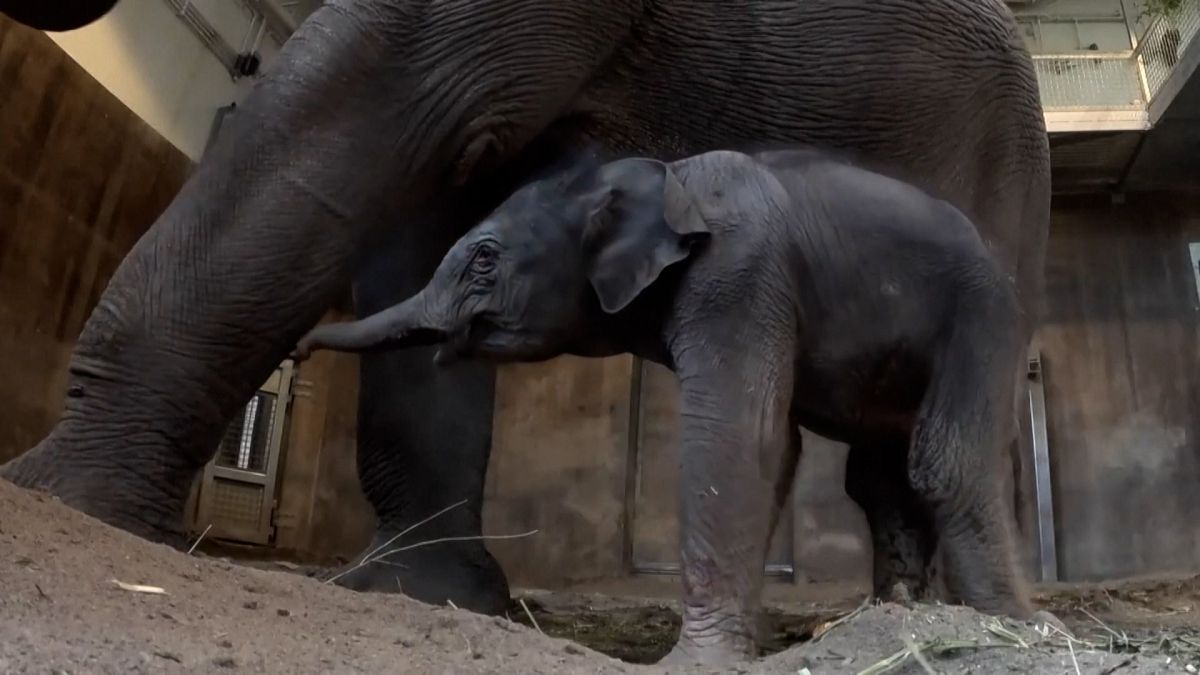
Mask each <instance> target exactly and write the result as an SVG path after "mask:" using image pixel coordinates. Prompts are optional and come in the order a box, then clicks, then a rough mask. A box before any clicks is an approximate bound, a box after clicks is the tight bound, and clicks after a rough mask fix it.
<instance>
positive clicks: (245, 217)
mask: <svg viewBox="0 0 1200 675" xmlns="http://www.w3.org/2000/svg"><path fill="white" fill-rule="evenodd" d="M362 32H363V27H362V22H360V21H358V20H356V19H353V18H352V17H350V16H348V15H346V14H345V13H341V12H337V11H333V10H330V9H329V8H328V7H326V8H322V9H321V10H318V12H317V13H315V14H314V15H313V16H312V18H310V19H309V21H307V22H306V23H305V25H304V26H303V27H302V28H301V29H300V30H299V31H298V32H297V34H296V35H295V36H294V37H293V38H292V40H290V41H289V42H288V43H287V45H286V46H285V47H284V49H283V50H282V52H281V53H280V57H279V61H278V62H277V63H276V65H275V67H274V68H272V70H271V73H270V74H269V75H268V77H267V78H266V79H264V80H263V81H262V82H260V83H259V84H258V85H257V86H256V87H255V89H254V91H253V92H251V94H250V95H249V96H248V97H247V99H246V101H245V102H244V104H243V105H242V106H240V107H239V109H238V114H237V115H235V116H234V118H233V119H232V120H231V122H230V125H229V127H228V129H227V130H224V131H223V132H222V136H221V138H220V139H219V140H218V141H217V143H216V144H215V146H214V147H213V149H212V150H211V152H210V154H209V155H208V156H207V157H206V158H205V160H204V161H203V162H202V163H201V165H200V166H199V167H198V168H197V170H196V172H195V173H194V174H193V175H192V176H191V178H190V179H189V180H188V182H187V183H186V184H185V185H184V187H183V189H182V190H181V191H180V193H179V194H178V196H177V197H176V198H175V200H174V201H173V202H172V203H171V205H170V206H169V207H168V208H167V209H166V210H165V211H164V212H163V214H162V215H161V216H160V217H159V219H158V220H157V222H155V223H154V225H153V226H151V228H150V229H149V231H148V232H147V233H146V234H145V235H144V236H143V237H142V238H141V239H140V240H139V241H138V242H137V244H136V245H135V246H134V247H133V250H132V251H131V252H130V253H129V255H128V256H127V257H126V258H125V260H124V261H122V263H121V265H120V266H119V268H118V269H117V270H116V272H115V273H114V275H113V277H112V279H111V281H110V282H109V285H108V287H107V288H106V289H105V292H104V294H103V295H102V296H101V298H100V300H99V302H98V304H97V306H96V308H95V310H94V311H93V313H92V315H91V316H90V317H89V319H88V321H87V323H86V325H85V326H84V329H83V332H82V334H81V335H80V336H79V339H78V341H77V344H76V347H75V351H74V353H73V354H72V357H71V362H70V366H69V370H70V377H69V381H68V389H67V397H66V401H65V409H64V412H63V414H62V417H61V418H60V420H59V422H58V423H57V425H56V426H55V428H54V429H53V430H52V432H51V433H50V434H49V435H48V436H47V437H46V438H45V439H43V441H42V442H41V443H39V444H38V445H37V447H35V448H34V449H32V450H30V451H29V452H27V453H25V454H24V455H22V456H20V457H19V458H17V459H16V460H14V461H13V462H10V463H9V464H7V465H5V466H4V468H3V470H2V473H3V476H4V477H5V478H7V479H9V480H11V481H13V482H15V483H17V484H20V485H23V486H27V487H34V488H40V489H45V490H48V491H50V492H52V493H54V494H56V495H58V496H59V497H60V498H61V499H62V500H63V501H64V502H65V503H67V504H68V505H70V506H72V507H75V508H77V509H80V510H82V511H85V512H87V513H90V514H92V515H94V516H96V517H98V518H101V519H103V520H105V521H107V522H109V523H111V524H114V525H116V526H119V527H122V528H124V529H127V530H129V531H131V532H134V533H136V534H139V535H142V536H145V537H149V538H154V539H160V540H173V541H178V538H179V536H180V534H181V533H180V529H181V526H182V515H183V507H184V504H185V502H186V500H187V497H188V493H189V491H190V487H191V484H192V480H193V479H194V477H195V476H196V474H197V472H198V471H199V469H200V468H201V467H203V466H204V464H205V463H206V462H207V461H208V460H209V459H210V458H211V457H212V455H213V453H214V452H215V451H216V447H217V444H218V442H219V439H220V436H221V433H222V432H223V430H224V426H225V424H226V422H227V420H229V419H230V418H231V417H232V416H233V414H234V412H235V411H236V410H237V409H238V408H239V407H241V406H242V405H244V404H245V402H246V400H247V399H248V398H249V397H250V396H251V395H252V394H253V392H254V391H255V389H257V388H258V386H259V385H260V384H261V383H262V381H263V380H264V379H266V377H267V376H268V375H269V374H270V372H271V370H272V369H273V368H275V367H276V366H277V365H278V364H279V362H280V361H281V360H282V359H283V358H284V357H286V356H287V353H288V351H289V350H290V349H291V347H292V346H294V344H295V341H296V340H297V339H299V338H300V337H301V336H302V335H303V334H304V332H305V331H306V330H308V329H309V328H311V327H312V325H313V324H315V323H316V322H317V320H318V319H319V318H320V316H321V314H322V313H323V312H324V311H325V310H326V309H327V308H328V307H329V305H330V304H331V303H332V301H333V299H334V297H335V295H336V293H337V292H338V289H339V288H340V287H342V286H343V285H344V284H345V283H346V282H347V281H349V278H348V272H349V262H350V260H351V258H352V256H353V254H354V251H355V249H356V247H357V245H358V242H359V240H360V238H361V237H362V236H363V234H364V232H365V231H366V230H367V228H368V227H369V226H370V224H371V223H373V222H376V217H377V214H378V212H379V209H380V208H381V207H382V202H383V200H384V199H386V198H387V196H388V195H389V189H388V188H389V186H390V185H391V184H392V183H393V182H394V180H395V176H402V175H403V170H404V167H405V166H406V164H405V162H406V161H407V158H404V157H400V156H397V153H395V152H394V151H393V150H391V149H390V148H389V147H387V144H385V143H380V142H379V138H378V129H379V128H380V127H381V125H380V119H378V118H377V116H376V115H375V112H377V111H374V110H373V108H372V107H371V101H372V100H373V99H374V98H375V97H376V96H378V90H379V86H380V85H379V83H378V82H379V78H377V77H371V73H370V70H371V69H370V68H369V67H364V65H363V62H362V59H361V58H360V57H358V56H356V55H355V54H354V53H352V52H350V51H349V50H347V49H343V48H340V46H341V45H342V42H343V41H349V42H347V44H349V43H352V42H353V36H355V35H361V34H362ZM313 53H317V54H321V55H322V58H320V59H314V58H312V54H313ZM299 138H303V142H302V143H299V142H297V139H299ZM414 189H415V188H414Z"/></svg>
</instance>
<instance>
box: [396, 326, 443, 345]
mask: <svg viewBox="0 0 1200 675" xmlns="http://www.w3.org/2000/svg"><path fill="white" fill-rule="evenodd" d="M449 337H450V334H449V333H447V332H446V331H444V330H441V329H439V328H413V329H410V330H407V331H405V332H404V337H403V342H404V346H405V347H432V346H434V345H439V344H442V343H444V342H446V340H447V339H449Z"/></svg>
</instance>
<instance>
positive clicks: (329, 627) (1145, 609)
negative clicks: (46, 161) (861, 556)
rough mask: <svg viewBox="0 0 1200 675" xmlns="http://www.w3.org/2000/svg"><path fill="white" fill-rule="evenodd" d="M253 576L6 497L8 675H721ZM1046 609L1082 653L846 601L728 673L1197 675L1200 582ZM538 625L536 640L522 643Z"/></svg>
mask: <svg viewBox="0 0 1200 675" xmlns="http://www.w3.org/2000/svg"><path fill="white" fill-rule="evenodd" d="M256 567H257V568H252V567H249V566H246V565H242V564H237V563H233V562H230V561H228V560H220V559H214V558H209V557H198V556H195V555H193V556H188V555H185V554H183V553H180V552H177V551H174V550H171V549H168V548H166V547H163V546H158V545H155V544H150V543H147V542H145V541H142V540H140V539H137V538H135V537H133V536H131V535H128V534H126V533H124V532H121V531H118V530H115V529H113V528H110V527H107V526H105V525H103V524H101V523H99V522H97V521H94V520H92V519H90V518H88V517H86V516H83V515H82V514H79V513H76V512H74V511H72V510H70V509H68V508H66V507H64V506H63V505H62V504H60V503H58V502H57V501H56V500H54V499H52V498H49V497H46V496H44V495H38V494H33V493H27V492H24V491H21V490H18V489H17V488H14V487H12V486H11V485H8V484H7V483H3V482H0V673H5V674H7V673H174V672H216V673H223V672H231V673H232V672H261V673H265V672H271V673H301V674H303V673H496V672H505V673H641V672H645V673H653V672H677V673H691V672H716V671H710V670H699V669H693V670H688V669H675V670H671V671H667V670H664V669H661V668H656V667H653V666H645V665H639V664H640V663H648V662H652V661H654V660H655V659H657V658H658V657H659V656H661V654H662V653H664V652H665V651H666V650H667V649H669V647H670V645H671V643H672V642H673V640H674V637H675V633H676V631H677V630H678V625H679V619H678V616H677V614H676V611H675V605H674V603H673V602H671V601H665V600H655V599H644V598H643V599H630V598H619V597H611V596H606V595H598V594H579V593H544V592H541V593H537V592H530V593H526V594H525V595H524V596H523V597H524V600H525V605H526V606H527V607H528V608H529V610H530V612H529V614H531V615H532V617H530V616H529V615H527V614H526V613H525V610H524V607H521V606H519V605H515V606H514V609H513V617H514V618H515V619H517V621H512V620H509V619H507V618H500V617H481V616H476V615H473V614H470V613H468V612H465V611H460V610H456V609H453V608H438V607H431V606H428V605H422V604H420V603H417V602H414V601H411V600H408V599H406V598H403V597H400V596H396V595H373V594H358V593H354V592H351V591H347V590H344V589H341V588H337V587H335V586H331V585H328V584H325V583H322V582H321V581H319V580H317V579H313V578H308V577H306V576H304V575H303V574H302V573H300V572H302V570H297V569H296V568H295V567H294V566H276V567H278V571H274V570H272V569H259V568H262V567H270V565H269V564H265V563H261V562H260V563H257V564H256ZM117 582H121V583H123V584H141V585H148V586H153V587H158V588H161V589H162V591H164V592H163V593H146V592H140V591H139V590H131V589H132V588H133V587H130V586H126V587H124V588H123V587H122V586H121V585H120V584H118V583H117ZM1043 600H1044V602H1045V603H1046V604H1048V605H1049V606H1050V607H1052V608H1053V609H1054V610H1055V611H1056V612H1058V614H1059V616H1060V617H1062V618H1063V619H1064V620H1065V621H1066V622H1067V623H1068V625H1069V627H1070V628H1071V629H1072V631H1073V632H1075V634H1076V638H1075V639H1072V640H1068V639H1067V638H1066V637H1064V636H1063V635H1061V634H1057V633H1051V634H1050V635H1040V634H1038V633H1037V632H1035V631H1034V630H1033V629H1032V627H1030V626H1026V625H1022V624H1016V623H1012V622H1007V621H999V620H996V619H991V618H987V617H984V616H982V615H980V614H978V613H975V612H973V611H971V610H969V609H965V608H952V607H930V606H918V607H912V608H906V607H901V606H897V605H883V606H860V607H859V608H858V609H855V610H853V611H849V612H848V611H847V610H848V609H852V608H854V607H855V606H856V605H857V601H856V600H855V599H852V598H842V599H840V600H828V599H824V600H823V601H822V602H819V603H815V604H809V605H804V606H797V605H790V606H786V607H777V608H774V609H772V610H771V611H769V612H768V614H767V618H766V621H767V624H768V632H767V634H768V635H769V636H770V639H769V640H768V645H767V647H768V651H772V652H775V653H773V654H772V655H770V656H767V657H765V658H762V659H759V660H758V661H755V662H753V663H748V664H745V665H744V666H743V667H741V668H738V669H736V671H735V672H742V673H790V674H793V675H795V674H798V673H805V672H808V673H811V674H812V675H823V674H826V673H829V674H840V673H858V674H860V675H878V673H883V672H897V673H925V672H946V673H963V672H971V673H1008V672H1025V673H1037V674H1041V673H1046V674H1050V673H1055V674H1057V673H1121V674H1124V673H1169V672H1196V670H1195V667H1196V666H1195V665H1193V664H1198V665H1200V609H1198V608H1200V578H1197V577H1191V578H1180V579H1171V580H1163V579H1160V580H1152V581H1145V582H1136V583H1127V584H1122V585H1120V586H1110V587H1108V588H1099V587H1059V588H1054V589H1049V590H1048V591H1047V592H1046V593H1045V594H1044V598H1043ZM535 620H536V622H537V624H538V627H537V628H536V629H535V628H532V627H529V626H527V625H522V624H532V623H534V621H535ZM539 631H545V633H546V634H542V633H541V632H539ZM814 634H815V635H816V638H815V639H814ZM564 638H566V639H564ZM581 645H582V646H581ZM593 650H596V651H593ZM601 652H603V653H601ZM606 654H608V655H612V656H616V657H620V658H622V659H624V661H622V660H618V659H617V658H612V657H610V656H608V655H606ZM722 672H730V671H729V670H726V671H722Z"/></svg>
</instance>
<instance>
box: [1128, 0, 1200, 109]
mask: <svg viewBox="0 0 1200 675" xmlns="http://www.w3.org/2000/svg"><path fill="white" fill-rule="evenodd" d="M1197 34H1200V0H1187V1H1185V2H1183V3H1182V4H1181V6H1180V7H1179V10H1178V11H1176V12H1174V13H1173V14H1171V15H1169V16H1163V17H1158V18H1157V19H1155V20H1154V21H1153V22H1152V23H1151V24H1150V27H1149V28H1147V29H1146V32H1145V33H1143V34H1142V37H1141V40H1140V41H1139V42H1138V46H1137V49H1135V50H1134V58H1135V59H1136V60H1137V61H1138V64H1139V66H1140V67H1141V69H1142V80H1143V87H1144V89H1145V90H1144V95H1145V96H1146V101H1147V103H1149V102H1150V101H1153V100H1154V97H1155V96H1156V95H1158V92H1159V91H1160V90H1161V89H1162V86H1163V84H1165V83H1166V81H1167V78H1169V77H1171V71H1173V70H1174V69H1175V64H1176V63H1178V62H1179V59H1180V58H1182V57H1183V52H1184V50H1186V49H1187V48H1188V47H1189V46H1190V45H1191V44H1192V42H1193V41H1194V40H1195V39H1196V36H1197Z"/></svg>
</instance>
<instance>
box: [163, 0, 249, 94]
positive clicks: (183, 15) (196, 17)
mask: <svg viewBox="0 0 1200 675" xmlns="http://www.w3.org/2000/svg"><path fill="white" fill-rule="evenodd" d="M164 1H165V2H166V3H167V6H168V7H170V8H171V9H172V10H174V11H175V14H176V15H178V16H179V19H180V21H182V22H183V24H184V25H185V26H187V27H188V28H189V29H190V30H191V32H192V34H193V35H195V36H196V39H197V40H199V41H200V43H201V44H203V45H204V46H205V47H207V48H208V51H209V52H211V53H212V55H213V56H215V57H216V59H217V61H220V62H221V65H223V66H225V70H226V71H228V72H229V75H230V77H232V78H233V79H235V80H236V79H237V69H236V68H235V67H234V63H235V61H236V59H237V52H235V51H233V47H231V46H230V45H229V44H228V43H227V42H225V40H223V39H222V38H221V37H220V34H218V33H217V31H216V29H215V28H213V26H212V24H210V23H209V22H208V20H207V19H205V18H204V16H203V15H202V14H200V12H198V11H196V7H195V6H194V5H192V4H191V0H164Z"/></svg>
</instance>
